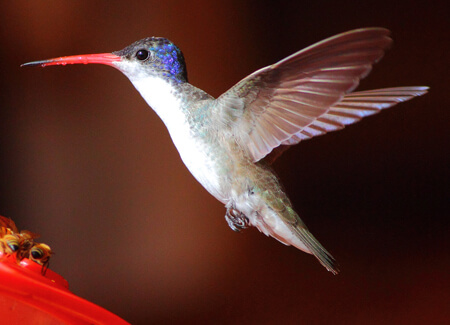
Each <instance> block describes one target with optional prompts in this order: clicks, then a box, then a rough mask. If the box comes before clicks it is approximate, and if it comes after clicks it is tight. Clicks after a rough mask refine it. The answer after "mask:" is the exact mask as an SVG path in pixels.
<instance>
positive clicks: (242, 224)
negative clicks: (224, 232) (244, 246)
mask: <svg viewBox="0 0 450 325" xmlns="http://www.w3.org/2000/svg"><path fill="white" fill-rule="evenodd" d="M225 220H227V222H228V225H229V226H230V228H231V229H232V230H233V231H236V232H239V231H241V230H242V229H246V228H248V227H249V226H250V225H249V223H248V218H247V217H246V216H245V214H243V213H242V212H241V211H238V210H236V209H233V208H227V213H226V214H225Z"/></svg>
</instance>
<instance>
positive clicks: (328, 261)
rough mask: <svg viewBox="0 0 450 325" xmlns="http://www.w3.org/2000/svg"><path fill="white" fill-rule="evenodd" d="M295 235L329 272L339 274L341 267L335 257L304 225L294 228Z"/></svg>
mask: <svg viewBox="0 0 450 325" xmlns="http://www.w3.org/2000/svg"><path fill="white" fill-rule="evenodd" d="M293 227H294V231H295V234H296V235H297V236H298V237H299V239H300V240H301V242H302V243H303V244H304V245H305V246H306V247H307V248H308V250H309V251H310V253H311V254H313V255H314V256H315V257H316V258H317V259H318V260H319V262H320V264H322V265H323V266H324V267H325V268H326V269H327V270H328V271H330V272H331V273H333V274H335V275H336V274H338V273H339V267H338V264H337V262H336V260H335V259H334V257H333V256H332V255H331V254H330V253H329V252H328V251H327V250H326V249H325V247H323V246H322V245H321V244H320V243H319V241H318V240H317V239H316V238H315V237H314V236H313V234H311V232H310V231H309V230H308V228H306V227H305V226H304V225H300V226H293Z"/></svg>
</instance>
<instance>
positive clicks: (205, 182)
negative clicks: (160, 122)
mask: <svg viewBox="0 0 450 325" xmlns="http://www.w3.org/2000/svg"><path fill="white" fill-rule="evenodd" d="M172 140H173V142H174V144H175V146H176V147H177V150H178V152H179V154H180V157H181V159H182V160H183V163H184V164H185V165H186V167H187V168H188V169H189V171H190V172H191V174H192V175H193V176H194V177H195V179H196V180H197V181H198V182H199V183H200V184H201V185H202V186H203V187H204V188H205V189H206V190H207V191H208V192H209V193H210V194H211V195H213V196H214V197H215V198H216V199H218V200H219V201H221V202H222V203H224V204H225V203H226V202H227V197H226V196H227V195H226V193H224V190H223V184H222V179H223V177H221V173H220V171H221V169H223V168H222V167H221V166H222V163H221V161H220V159H219V157H218V156H217V152H216V150H213V149H212V148H210V147H208V146H205V144H204V143H203V142H202V141H200V140H198V139H195V138H193V137H191V136H183V137H175V138H174V137H173V138H172Z"/></svg>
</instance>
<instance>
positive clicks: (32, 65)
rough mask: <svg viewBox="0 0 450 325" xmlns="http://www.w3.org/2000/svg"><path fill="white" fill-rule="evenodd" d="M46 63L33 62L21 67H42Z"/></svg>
mask: <svg viewBox="0 0 450 325" xmlns="http://www.w3.org/2000/svg"><path fill="white" fill-rule="evenodd" d="M44 63H45V61H33V62H27V63H24V64H21V65H20V67H21V68H22V67H36V66H38V65H40V66H42V65H43V64H44Z"/></svg>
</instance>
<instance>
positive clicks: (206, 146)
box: [22, 27, 428, 274]
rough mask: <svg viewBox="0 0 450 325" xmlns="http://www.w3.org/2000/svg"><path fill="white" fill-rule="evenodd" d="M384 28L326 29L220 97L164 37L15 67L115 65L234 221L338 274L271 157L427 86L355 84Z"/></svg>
mask: <svg viewBox="0 0 450 325" xmlns="http://www.w3.org/2000/svg"><path fill="white" fill-rule="evenodd" d="M389 35H390V31H389V30H387V29H384V28H378V27H374V28H361V29H355V30H351V31H348V32H345V33H342V34H338V35H336V36H333V37H330V38H327V39H325V40H323V41H320V42H318V43H316V44H314V45H311V46H309V47H307V48H305V49H303V50H301V51H298V52H296V53H294V54H292V55H290V56H288V57H286V58H285V59H283V60H281V61H278V62H277V63H275V64H272V65H270V66H267V67H265V68H262V69H260V70H257V71H256V72H254V73H252V74H250V75H249V76H247V77H245V78H244V79H242V80H241V81H240V82H238V83H237V84H236V85H234V86H233V87H232V88H231V89H229V90H228V91H227V92H225V93H223V94H222V95H221V96H219V97H218V98H214V97H213V96H211V95H209V94H208V93H206V92H205V91H203V90H201V89H199V88H196V87H195V86H193V85H191V84H190V83H189V82H188V77H187V70H186V64H185V59H184V56H183V53H182V52H181V51H180V49H179V48H178V47H177V46H176V45H175V44H174V43H172V42H171V41H169V40H168V39H166V38H162V37H148V38H144V39H142V40H139V41H137V42H135V43H133V44H131V45H129V46H127V47H125V48H124V49H122V50H120V51H115V52H112V53H101V54H88V55H75V56H66V57H59V58H53V59H48V60H42V61H34V62H29V63H25V64H23V65H22V66H42V67H46V66H51V65H66V64H77V63H83V64H90V63H98V64H106V65H109V66H112V67H114V68H116V69H118V70H119V71H121V72H122V73H123V74H124V75H125V76H126V77H128V79H129V80H130V81H131V82H132V84H133V85H134V87H135V88H136V89H137V90H138V91H139V93H140V94H141V95H142V97H143V98H144V99H145V101H146V102H147V103H148V105H149V106H150V107H151V108H152V109H153V110H154V111H155V112H156V114H157V115H158V116H159V117H160V118H161V120H162V121H163V122H164V124H165V126H166V127H167V129H168V131H169V133H170V136H171V138H172V141H173V143H174V144H175V146H176V148H177V150H178V152H179V154H180V157H181V159H182V160H183V162H184V164H185V165H186V167H187V168H188V170H189V171H190V172H191V173H192V175H193V176H194V177H195V178H196V179H197V181H198V182H200V184H201V185H202V186H203V187H204V188H205V189H206V190H207V191H208V192H209V193H210V194H211V195H212V196H214V197H215V198H216V199H217V200H219V201H220V202H222V203H223V204H224V205H225V208H226V213H225V219H226V221H227V223H228V225H229V226H230V227H231V229H232V230H234V231H240V230H242V229H245V228H248V227H249V226H254V227H256V228H258V230H259V231H260V232H262V233H264V234H265V235H267V236H271V237H273V238H275V239H277V240H278V241H280V242H281V243H283V244H285V245H288V246H289V245H292V246H294V247H296V248H298V249H300V250H302V251H304V252H306V253H309V254H312V255H314V256H315V257H316V258H317V259H318V261H319V262H320V263H321V264H322V265H323V266H324V267H325V268H326V269H327V270H328V271H330V272H332V273H333V274H337V273H338V272H339V268H338V264H337V262H336V260H335V259H334V258H333V256H332V255H331V254H330V253H329V252H328V251H327V250H326V249H325V248H324V247H323V246H322V245H321V244H320V243H319V241H318V240H317V239H316V238H315V237H314V236H313V235H312V233H311V232H310V231H309V230H308V228H307V227H306V225H305V223H304V222H303V221H302V220H301V219H300V217H299V215H298V214H297V213H296V212H295V210H294V208H293V206H292V203H291V201H290V200H289V198H288V197H287V195H286V193H285V191H284V190H283V187H282V184H281V182H280V180H279V179H278V177H277V176H276V175H275V173H274V171H273V169H272V167H271V164H272V162H273V161H274V160H275V159H276V158H277V157H278V156H279V155H280V154H281V153H282V152H283V151H285V150H286V149H288V148H289V147H290V146H292V145H295V144H297V143H299V142H301V141H304V140H307V139H311V138H313V137H315V136H318V135H322V134H325V133H328V132H330V131H335V130H340V129H342V128H344V126H346V125H348V124H352V123H355V122H358V121H359V120H361V119H362V118H363V117H365V116H368V115H372V114H375V113H378V112H379V111H380V110H382V109H385V108H388V107H391V106H394V105H396V104H398V103H400V102H403V101H407V100H409V99H412V98H413V97H415V96H420V95H423V94H425V93H426V92H427V90H428V87H425V86H409V87H395V88H384V89H376V90H368V91H358V92H353V91H354V89H355V88H356V87H357V86H358V84H359V82H360V80H361V79H362V78H364V77H366V76H367V75H368V74H369V72H370V70H371V69H372V65H373V64H374V63H376V62H378V61H379V60H380V59H381V58H382V57H383V55H384V52H385V51H386V49H387V48H388V47H389V46H390V44H391V42H392V39H391V38H390V36H389Z"/></svg>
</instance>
